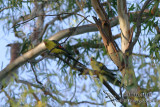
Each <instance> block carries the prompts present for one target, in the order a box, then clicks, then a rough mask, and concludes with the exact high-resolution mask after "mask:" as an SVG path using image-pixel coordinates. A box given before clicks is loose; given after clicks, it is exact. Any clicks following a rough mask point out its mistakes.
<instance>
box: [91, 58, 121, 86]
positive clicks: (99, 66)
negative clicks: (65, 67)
mask: <svg viewBox="0 0 160 107" xmlns="http://www.w3.org/2000/svg"><path fill="white" fill-rule="evenodd" d="M90 64H91V67H92V69H93V70H96V71H99V72H100V73H101V74H102V75H103V76H105V77H106V79H107V81H109V82H110V83H112V84H114V85H116V86H120V85H121V82H120V81H119V80H118V79H117V77H116V74H114V73H113V71H111V70H109V69H108V68H107V67H106V66H105V65H104V64H103V63H101V62H98V61H96V59H95V58H94V57H91V63H90Z"/></svg>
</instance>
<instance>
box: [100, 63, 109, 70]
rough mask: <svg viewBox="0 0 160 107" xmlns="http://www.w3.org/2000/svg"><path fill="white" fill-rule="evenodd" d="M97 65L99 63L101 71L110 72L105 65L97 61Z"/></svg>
mask: <svg viewBox="0 0 160 107" xmlns="http://www.w3.org/2000/svg"><path fill="white" fill-rule="evenodd" d="M97 63H98V66H99V67H100V69H101V70H104V71H109V70H108V68H107V67H106V66H105V65H104V64H103V63H101V62H98V61H97Z"/></svg>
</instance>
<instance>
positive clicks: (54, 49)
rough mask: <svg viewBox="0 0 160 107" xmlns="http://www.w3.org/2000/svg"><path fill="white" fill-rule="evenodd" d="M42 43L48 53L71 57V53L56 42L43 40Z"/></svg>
mask: <svg viewBox="0 0 160 107" xmlns="http://www.w3.org/2000/svg"><path fill="white" fill-rule="evenodd" d="M43 42H44V44H45V46H46V48H47V49H48V50H49V51H50V53H55V54H68V55H71V53H69V52H68V51H67V50H66V49H64V48H63V47H62V46H61V45H60V44H59V43H58V42H57V41H56V40H48V39H44V40H43Z"/></svg>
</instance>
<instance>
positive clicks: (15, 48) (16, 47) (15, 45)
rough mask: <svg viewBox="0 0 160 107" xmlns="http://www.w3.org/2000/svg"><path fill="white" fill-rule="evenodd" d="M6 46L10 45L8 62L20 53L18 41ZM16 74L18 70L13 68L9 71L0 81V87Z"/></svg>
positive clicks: (5, 84)
mask: <svg viewBox="0 0 160 107" xmlns="http://www.w3.org/2000/svg"><path fill="white" fill-rule="evenodd" d="M7 46H9V47H11V50H10V56H11V59H10V63H12V62H13V61H14V60H15V59H16V58H17V57H19V55H20V47H21V45H20V43H12V44H8V45H7ZM17 74H18V70H14V71H12V72H11V73H9V74H8V75H7V76H6V77H5V78H4V79H3V80H2V81H0V89H2V88H5V87H6V86H7V85H8V84H9V82H10V81H11V80H14V79H15V78H16V75H17Z"/></svg>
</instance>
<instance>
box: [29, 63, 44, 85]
mask: <svg viewBox="0 0 160 107" xmlns="http://www.w3.org/2000/svg"><path fill="white" fill-rule="evenodd" d="M30 65H31V68H32V71H33V73H34V76H35V79H36V82H37V83H39V84H41V85H43V84H42V83H41V82H40V81H39V80H38V77H37V73H36V71H35V70H34V68H33V65H32V63H30Z"/></svg>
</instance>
